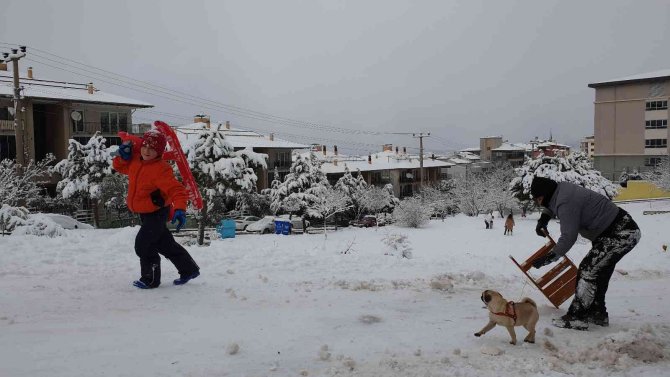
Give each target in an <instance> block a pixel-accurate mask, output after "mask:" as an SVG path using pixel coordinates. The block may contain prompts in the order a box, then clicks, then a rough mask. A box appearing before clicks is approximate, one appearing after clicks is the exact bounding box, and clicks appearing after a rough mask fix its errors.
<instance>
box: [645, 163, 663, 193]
mask: <svg viewBox="0 0 670 377" xmlns="http://www.w3.org/2000/svg"><path fill="white" fill-rule="evenodd" d="M642 179H645V180H647V181H649V182H651V183H653V184H654V185H656V187H658V188H660V189H661V190H665V191H670V159H668V158H667V157H666V158H663V159H662V160H661V162H660V163H659V164H658V165H656V166H654V168H653V169H651V170H650V171H647V172H644V173H642Z"/></svg>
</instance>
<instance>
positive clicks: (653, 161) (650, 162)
mask: <svg viewBox="0 0 670 377" xmlns="http://www.w3.org/2000/svg"><path fill="white" fill-rule="evenodd" d="M662 160H663V159H662V158H661V157H647V158H645V159H644V166H658V165H659V164H660V163H661V161H662Z"/></svg>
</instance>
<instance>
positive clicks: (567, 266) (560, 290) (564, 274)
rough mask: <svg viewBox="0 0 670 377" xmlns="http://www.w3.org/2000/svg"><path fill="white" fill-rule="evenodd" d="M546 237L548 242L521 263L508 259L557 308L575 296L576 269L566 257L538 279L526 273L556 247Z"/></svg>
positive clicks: (551, 240)
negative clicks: (536, 261) (538, 259)
mask: <svg viewBox="0 0 670 377" xmlns="http://www.w3.org/2000/svg"><path fill="white" fill-rule="evenodd" d="M547 237H548V238H549V242H547V243H546V244H545V245H544V246H542V247H541V248H540V249H539V250H538V251H536V252H535V253H533V255H531V256H530V257H528V258H527V259H526V260H525V261H523V262H522V263H519V262H517V261H516V259H514V257H512V256H511V255H510V256H509V257H510V259H511V260H512V262H514V264H516V265H517V267H519V269H520V270H521V272H523V273H524V275H526V277H527V278H528V279H529V280H530V281H531V282H532V283H533V284H534V285H535V287H537V289H539V290H540V292H542V294H544V295H545V297H547V299H548V300H549V302H551V303H552V305H554V306H555V307H556V308H558V307H559V306H560V305H561V304H562V303H564V302H565V301H566V300H567V299H569V298H570V297H572V295H574V294H575V288H576V285H577V267H576V266H575V264H574V263H572V261H571V260H570V259H569V258H568V257H566V256H563V257H562V258H561V259H560V261H559V262H558V263H557V264H556V265H555V266H554V267H552V268H551V270H549V271H548V272H546V273H545V274H544V275H542V276H540V277H539V278H534V277H533V276H531V275H530V274H529V273H528V270H530V268H531V267H532V266H533V261H534V260H535V259H537V258H539V257H542V256H544V255H546V254H548V253H549V252H550V251H551V249H553V248H554V246H555V245H556V243H555V242H554V240H553V239H552V238H551V237H549V235H547Z"/></svg>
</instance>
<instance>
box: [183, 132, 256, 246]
mask: <svg viewBox="0 0 670 377" xmlns="http://www.w3.org/2000/svg"><path fill="white" fill-rule="evenodd" d="M184 153H185V154H186V158H187V160H188V162H189V166H190V168H191V172H192V173H193V177H194V178H195V181H196V183H197V184H198V188H199V189H200V194H201V195H202V198H203V208H202V210H201V211H200V213H199V214H197V218H198V221H199V224H198V225H199V226H198V244H200V245H202V244H203V243H204V233H205V226H207V225H211V224H210V217H209V215H208V214H209V213H210V212H212V213H214V212H216V213H222V211H223V210H225V208H218V207H221V206H225V199H227V198H234V197H235V196H236V193H238V192H252V191H255V190H256V182H257V180H258V177H257V176H256V172H255V171H254V168H266V167H267V165H266V162H265V159H266V158H267V155H265V154H261V153H255V152H253V151H252V150H250V149H244V150H241V151H235V150H234V148H233V147H232V146H231V145H230V144H229V143H228V142H227V141H226V137H225V135H224V133H223V132H221V131H220V130H219V129H218V128H216V129H215V128H210V129H207V128H205V127H203V128H202V131H201V133H200V135H199V137H198V139H197V140H196V141H195V142H193V143H192V144H191V145H189V146H188V147H187V148H186V150H185V151H184ZM218 220H219V219H214V223H216V222H218Z"/></svg>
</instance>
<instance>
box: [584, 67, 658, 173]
mask: <svg viewBox="0 0 670 377" xmlns="http://www.w3.org/2000/svg"><path fill="white" fill-rule="evenodd" d="M588 86H589V87H590V88H593V89H595V102H594V122H593V125H594V143H595V150H594V166H595V168H596V169H598V170H600V171H601V172H602V173H603V176H605V177H606V178H609V179H611V180H615V179H618V177H619V176H620V175H621V173H622V172H623V171H628V172H631V171H635V170H637V171H644V170H648V169H649V168H650V167H652V166H654V165H655V164H657V163H658V162H659V161H660V160H661V159H662V158H663V157H666V156H668V94H669V93H670V69H667V70H663V71H657V72H651V73H646V74H638V75H634V76H629V77H623V78H618V79H613V80H607V81H601V82H595V83H591V84H589V85H588Z"/></svg>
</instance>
